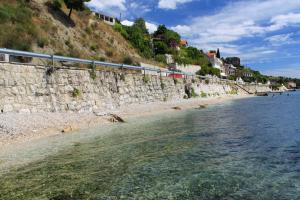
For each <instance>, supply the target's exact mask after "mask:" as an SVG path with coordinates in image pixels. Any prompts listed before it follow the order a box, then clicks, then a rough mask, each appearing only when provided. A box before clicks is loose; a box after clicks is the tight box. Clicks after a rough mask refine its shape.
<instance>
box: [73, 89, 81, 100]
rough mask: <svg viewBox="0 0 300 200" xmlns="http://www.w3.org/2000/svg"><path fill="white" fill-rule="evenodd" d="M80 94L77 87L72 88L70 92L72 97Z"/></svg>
mask: <svg viewBox="0 0 300 200" xmlns="http://www.w3.org/2000/svg"><path fill="white" fill-rule="evenodd" d="M80 95H81V92H80V90H79V89H77V88H74V90H73V92H72V96H73V97H74V98H76V97H79V96H80Z"/></svg>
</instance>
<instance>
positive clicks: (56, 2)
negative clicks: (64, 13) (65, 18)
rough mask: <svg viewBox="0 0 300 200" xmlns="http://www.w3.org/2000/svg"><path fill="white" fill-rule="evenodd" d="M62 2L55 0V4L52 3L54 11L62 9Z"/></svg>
mask: <svg viewBox="0 0 300 200" xmlns="http://www.w3.org/2000/svg"><path fill="white" fill-rule="evenodd" d="M61 6H62V4H61V1H60V0H53V2H52V3H51V7H52V8H53V9H54V10H60V9H61Z"/></svg>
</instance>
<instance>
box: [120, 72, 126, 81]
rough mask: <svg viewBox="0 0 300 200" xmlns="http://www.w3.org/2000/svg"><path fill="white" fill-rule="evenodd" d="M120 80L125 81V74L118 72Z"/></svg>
mask: <svg viewBox="0 0 300 200" xmlns="http://www.w3.org/2000/svg"><path fill="white" fill-rule="evenodd" d="M120 80H121V81H125V74H123V73H122V74H120Z"/></svg>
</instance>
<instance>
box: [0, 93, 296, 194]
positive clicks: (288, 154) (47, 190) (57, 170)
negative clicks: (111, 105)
mask: <svg viewBox="0 0 300 200" xmlns="http://www.w3.org/2000/svg"><path fill="white" fill-rule="evenodd" d="M299 100H300V95H299V94H297V93H294V94H293V95H292V96H289V97H287V96H276V97H275V98H272V97H262V98H252V99H243V100H239V101H235V102H231V103H227V104H226V105H217V106H213V107H210V108H208V109H203V110H190V111H184V112H178V113H176V114H174V115H173V116H169V115H165V116H156V117H151V118H149V117H148V118H145V119H132V120H131V121H130V122H129V123H127V124H122V125H117V126H115V127H113V128H111V129H110V130H106V132H107V133H109V134H106V135H105V136H101V137H97V136H94V137H93V138H90V139H86V140H82V141H81V142H77V143H74V144H73V145H72V146H71V147H68V148H65V149H63V150H61V151H59V152H57V153H55V154H54V155H51V156H47V157H46V158H44V159H42V160H39V161H35V162H33V163H30V164H28V165H26V166H23V167H20V168H18V169H15V170H12V171H11V172H9V173H8V174H5V175H3V176H2V177H1V179H0V199H39V200H40V199H91V200H96V199H205V200H206V199H238V200H240V199H253V200H254V199H255V200H257V199H270V200H271V199H300V116H299V112H300V104H299V103H298V102H299ZM102 131H103V130H101V127H100V128H99V129H98V130H93V132H94V135H97V134H95V133H100V132H102Z"/></svg>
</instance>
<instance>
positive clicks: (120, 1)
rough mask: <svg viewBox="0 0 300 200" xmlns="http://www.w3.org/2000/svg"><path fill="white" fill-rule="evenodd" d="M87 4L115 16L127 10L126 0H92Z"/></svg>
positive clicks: (93, 8)
mask: <svg viewBox="0 0 300 200" xmlns="http://www.w3.org/2000/svg"><path fill="white" fill-rule="evenodd" d="M86 5H87V6H88V7H89V8H91V9H92V10H94V11H99V12H104V13H108V14H110V15H115V16H118V15H119V14H120V12H123V11H125V10H126V0H91V1H90V2H87V3H86Z"/></svg>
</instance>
